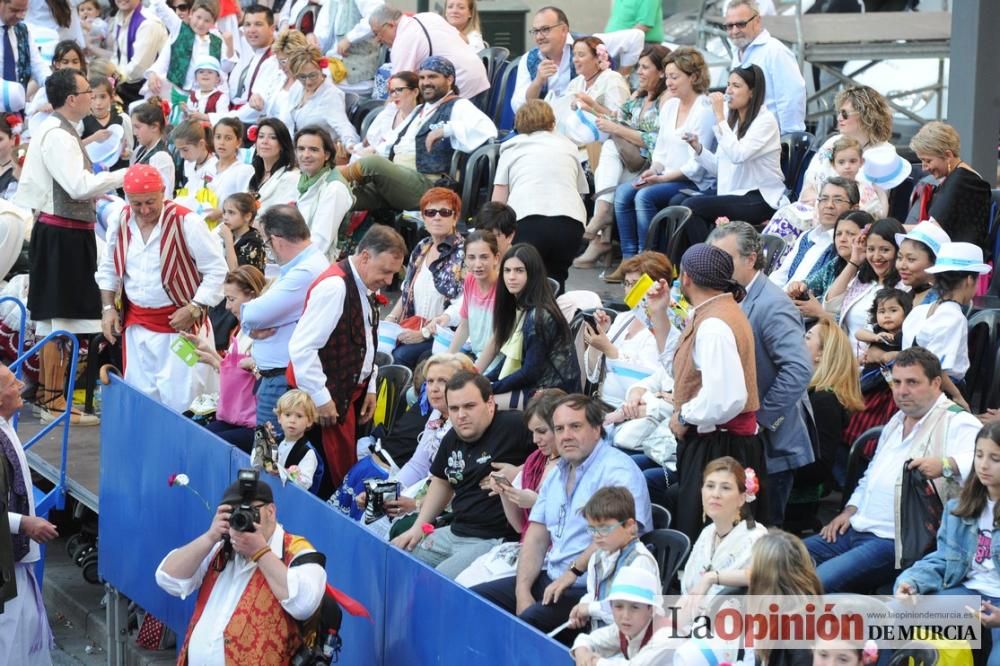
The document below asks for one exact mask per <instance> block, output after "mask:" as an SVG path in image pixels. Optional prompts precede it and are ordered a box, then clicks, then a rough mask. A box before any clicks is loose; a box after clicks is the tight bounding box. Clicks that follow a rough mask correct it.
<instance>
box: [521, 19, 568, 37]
mask: <svg viewBox="0 0 1000 666" xmlns="http://www.w3.org/2000/svg"><path fill="white" fill-rule="evenodd" d="M561 25H566V24H565V23H562V22H559V23H556V24H555V25H543V26H542V27H541V28H532V29H531V30H529V31H528V34H529V35H531V36H532V37H538V36H539V35H541V36H542V37H548V36H549V33H550V32H552V30H553V29H554V28H558V27H559V26H561Z"/></svg>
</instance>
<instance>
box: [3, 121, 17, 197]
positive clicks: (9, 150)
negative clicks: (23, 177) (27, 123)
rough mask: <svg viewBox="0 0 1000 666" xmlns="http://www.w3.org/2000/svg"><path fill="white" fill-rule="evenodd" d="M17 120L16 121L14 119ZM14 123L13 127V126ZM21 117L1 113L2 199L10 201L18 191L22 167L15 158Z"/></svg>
mask: <svg viewBox="0 0 1000 666" xmlns="http://www.w3.org/2000/svg"><path fill="white" fill-rule="evenodd" d="M15 120H16V121H17V122H16V123H15V122H13V121H15ZM12 123H13V127H12V126H11V125H12ZM20 127H21V119H20V118H18V117H17V116H14V115H6V116H5V115H0V199H6V200H7V201H10V200H11V199H13V198H14V194H15V193H16V192H17V178H18V176H19V175H20V169H18V167H17V164H16V163H15V160H14V149H15V148H17V144H18V135H17V133H18V132H19V129H20Z"/></svg>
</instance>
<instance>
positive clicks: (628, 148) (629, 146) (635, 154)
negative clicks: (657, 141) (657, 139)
mask: <svg viewBox="0 0 1000 666" xmlns="http://www.w3.org/2000/svg"><path fill="white" fill-rule="evenodd" d="M611 140H612V141H614V142H615V148H617V149H618V156H619V157H621V160H622V164H624V165H625V169H626V170H628V171H631V172H632V173H642V172H643V171H645V170H646V169H648V168H649V165H650V161H649V158H648V157H643V156H642V149H641V148H639V146H637V145H635V144H634V143H632V142H631V141H628V140H627V139H625V138H623V137H620V136H618V135H617V134H615V135H613V136H612V137H611Z"/></svg>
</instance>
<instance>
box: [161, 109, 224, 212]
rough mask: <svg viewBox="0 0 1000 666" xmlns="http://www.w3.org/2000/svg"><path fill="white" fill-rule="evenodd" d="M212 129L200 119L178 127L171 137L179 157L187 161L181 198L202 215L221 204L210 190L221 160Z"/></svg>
mask: <svg viewBox="0 0 1000 666" xmlns="http://www.w3.org/2000/svg"><path fill="white" fill-rule="evenodd" d="M210 130H211V126H210V125H209V124H208V123H207V122H202V121H200V120H190V119H189V120H185V121H183V122H181V123H180V124H179V125H177V127H176V128H174V131H173V134H171V136H170V138H171V140H172V141H173V142H174V147H175V148H176V149H177V154H179V155H180V156H181V158H182V159H183V160H184V180H185V184H184V186H183V187H182V188H181V189H179V190H177V199H178V200H179V201H180V202H181V203H182V204H184V205H185V206H188V207H190V208H192V210H195V211H196V212H198V213H199V214H201V215H204V214H205V213H206V212H208V211H210V210H214V209H215V208H216V207H217V206H218V205H219V200H218V199H217V198H216V197H215V194H214V193H213V192H211V191H210V190H209V189H208V185H209V183H211V182H212V181H213V180H214V179H215V166H216V163H217V162H218V161H219V160H218V159H217V158H216V157H215V155H214V154H213V151H214V150H215V146H213V145H212V133H211V131H210Z"/></svg>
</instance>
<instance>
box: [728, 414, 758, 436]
mask: <svg viewBox="0 0 1000 666" xmlns="http://www.w3.org/2000/svg"><path fill="white" fill-rule="evenodd" d="M719 430H725V431H726V432H731V433H733V434H734V435H740V436H741V437H752V436H754V435H756V434H757V412H743V413H742V414H739V415H737V416H735V417H733V418H732V419H731V420H729V421H727V422H726V423H723V424H722V425H720V426H719Z"/></svg>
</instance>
